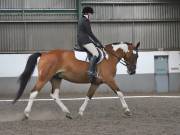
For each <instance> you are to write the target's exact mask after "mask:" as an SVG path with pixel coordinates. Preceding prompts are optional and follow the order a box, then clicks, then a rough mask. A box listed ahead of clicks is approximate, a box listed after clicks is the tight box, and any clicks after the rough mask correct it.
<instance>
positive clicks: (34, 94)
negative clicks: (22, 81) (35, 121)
mask: <svg viewBox="0 0 180 135" xmlns="http://www.w3.org/2000/svg"><path fill="white" fill-rule="evenodd" d="M45 83H46V82H44V81H39V80H38V81H37V83H36V84H35V86H34V88H33V89H32V90H31V93H30V97H29V101H28V104H27V106H26V108H25V110H24V115H25V119H28V118H29V114H30V112H31V108H32V105H33V102H34V99H35V98H36V97H37V95H38V93H39V91H40V90H41V88H42V87H43V86H44V84H45Z"/></svg>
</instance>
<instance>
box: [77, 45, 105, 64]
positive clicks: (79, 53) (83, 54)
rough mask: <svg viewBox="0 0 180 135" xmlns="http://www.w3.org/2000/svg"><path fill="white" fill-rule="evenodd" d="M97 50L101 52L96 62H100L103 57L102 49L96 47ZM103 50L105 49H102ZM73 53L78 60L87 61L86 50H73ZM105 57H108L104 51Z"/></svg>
mask: <svg viewBox="0 0 180 135" xmlns="http://www.w3.org/2000/svg"><path fill="white" fill-rule="evenodd" d="M98 50H99V51H100V53H101V58H100V59H99V61H98V62H97V63H100V62H101V61H102V60H103V59H104V54H103V51H102V50H101V49H99V48H98ZM104 52H105V51H104ZM74 54H75V58H76V59H78V60H80V61H85V62H89V59H88V57H87V55H88V54H87V52H82V51H74ZM105 58H106V59H107V58H108V55H107V53H106V52H105Z"/></svg>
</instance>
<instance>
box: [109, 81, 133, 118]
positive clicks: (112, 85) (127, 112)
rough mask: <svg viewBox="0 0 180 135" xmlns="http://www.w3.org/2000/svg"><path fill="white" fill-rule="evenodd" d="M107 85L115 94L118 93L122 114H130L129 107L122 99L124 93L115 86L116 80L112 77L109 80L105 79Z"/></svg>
mask: <svg viewBox="0 0 180 135" xmlns="http://www.w3.org/2000/svg"><path fill="white" fill-rule="evenodd" d="M106 83H107V84H108V85H109V87H110V88H111V89H112V90H113V91H114V92H115V94H117V95H118V97H119V98H120V101H121V104H122V107H123V109H124V114H125V115H127V116H131V112H130V110H129V107H128V105H127V103H126V101H125V99H124V95H123V93H122V92H121V90H120V89H119V87H118V86H117V84H116V82H115V81H114V79H112V80H110V81H107V82H106Z"/></svg>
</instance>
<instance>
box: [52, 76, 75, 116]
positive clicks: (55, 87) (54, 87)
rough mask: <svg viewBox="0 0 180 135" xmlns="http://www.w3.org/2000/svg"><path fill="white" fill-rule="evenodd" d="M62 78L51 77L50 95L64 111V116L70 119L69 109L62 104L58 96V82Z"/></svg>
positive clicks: (59, 82)
mask: <svg viewBox="0 0 180 135" xmlns="http://www.w3.org/2000/svg"><path fill="white" fill-rule="evenodd" d="M61 81H62V79H59V78H52V79H51V84H52V92H51V94H50V96H51V97H52V98H53V99H54V100H55V102H56V103H57V104H58V105H59V107H60V108H61V109H62V111H63V112H64V113H66V117H67V118H70V119H72V117H71V116H70V111H69V110H68V108H67V107H66V106H65V105H64V104H63V102H62V101H61V100H60V98H59V91H60V84H61Z"/></svg>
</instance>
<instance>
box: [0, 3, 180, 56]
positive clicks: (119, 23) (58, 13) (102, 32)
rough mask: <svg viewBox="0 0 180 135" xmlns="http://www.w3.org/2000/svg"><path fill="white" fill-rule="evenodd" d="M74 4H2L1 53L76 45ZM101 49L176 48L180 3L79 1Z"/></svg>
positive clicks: (75, 5) (179, 26) (68, 47)
mask: <svg viewBox="0 0 180 135" xmlns="http://www.w3.org/2000/svg"><path fill="white" fill-rule="evenodd" d="M77 2H78V0H6V1H5V0H0V52H1V53H14V52H15V53H25V52H34V51H36V50H42V51H44V50H50V49H54V48H65V49H72V48H73V47H74V45H75V44H76V31H77V21H78V10H81V9H79V8H80V7H77ZM80 5H81V8H83V7H84V6H92V7H93V8H94V10H95V14H94V16H93V18H92V20H91V21H92V29H93V31H94V33H95V35H96V36H97V37H98V38H99V39H100V40H101V41H102V43H104V44H108V43H112V42H118V41H127V42H133V43H136V42H138V41H141V48H140V49H141V50H158V49H159V48H164V49H166V50H179V49H180V34H179V33H180V2H178V1H170V0H161V1H157V0H156V1H155V0H148V1H144V0H138V1H135V0H128V1H124V0H113V1H112V0H105V1H103V2H100V1H99V0H82V1H80Z"/></svg>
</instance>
